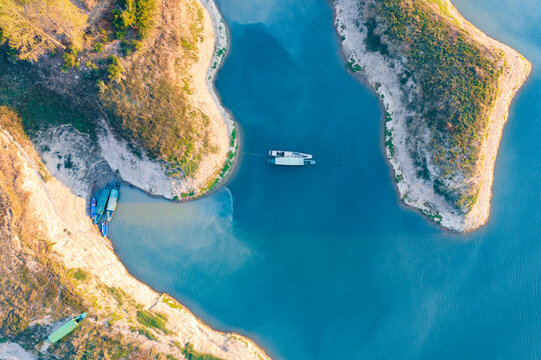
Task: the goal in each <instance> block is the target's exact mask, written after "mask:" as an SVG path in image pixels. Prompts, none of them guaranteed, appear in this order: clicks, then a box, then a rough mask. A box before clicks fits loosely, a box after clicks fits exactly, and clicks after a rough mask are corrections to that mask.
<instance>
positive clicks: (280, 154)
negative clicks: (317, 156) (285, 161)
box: [269, 150, 312, 159]
mask: <svg viewBox="0 0 541 360" xmlns="http://www.w3.org/2000/svg"><path fill="white" fill-rule="evenodd" d="M269 156H274V157H288V158H289V157H295V158H303V159H311V158H312V155H310V154H305V153H301V152H298V151H283V150H269Z"/></svg>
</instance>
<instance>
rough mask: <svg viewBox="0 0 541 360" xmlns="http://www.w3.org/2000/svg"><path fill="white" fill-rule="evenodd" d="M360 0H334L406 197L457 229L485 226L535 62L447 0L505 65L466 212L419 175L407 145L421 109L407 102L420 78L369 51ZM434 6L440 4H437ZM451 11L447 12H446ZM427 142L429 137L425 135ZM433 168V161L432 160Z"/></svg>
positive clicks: (349, 55) (346, 46) (348, 53)
mask: <svg viewBox="0 0 541 360" xmlns="http://www.w3.org/2000/svg"><path fill="white" fill-rule="evenodd" d="M363 4H364V2H363V1H361V0H335V1H333V6H334V10H335V21H336V23H335V26H336V28H337V31H338V33H339V35H340V36H341V37H342V50H343V53H344V55H345V57H346V60H347V61H348V64H349V67H350V69H352V71H359V72H360V73H361V74H362V76H363V77H364V78H365V79H366V80H367V81H368V83H369V84H370V85H371V86H373V87H374V88H375V90H376V92H377V94H378V96H379V97H380V99H381V101H382V103H383V106H384V111H385V113H386V115H385V125H384V127H385V136H384V141H385V143H386V150H385V151H386V155H387V158H388V161H389V163H390V164H391V166H392V168H393V171H394V175H395V182H396V185H397V188H398V191H399V193H400V197H401V199H402V201H404V202H405V203H406V204H408V205H410V206H412V207H414V208H417V209H419V210H420V211H421V212H422V213H424V214H425V215H426V216H427V217H429V218H431V219H432V220H434V221H435V222H437V223H438V224H440V225H442V226H443V227H445V228H448V229H452V230H456V231H461V232H464V231H470V230H474V229H476V228H478V227H479V226H482V225H483V224H484V223H485V222H486V221H487V219H488V216H489V213H490V198H491V188H492V182H493V177H494V163H495V160H496V155H497V149H498V145H499V141H500V138H501V133H502V130H503V126H504V125H505V122H506V120H507V116H508V110H509V105H510V103H511V101H512V98H513V96H514V94H515V93H516V91H518V89H519V88H520V87H521V85H522V84H523V83H524V81H525V80H526V78H527V76H528V74H529V71H530V68H531V65H530V63H529V62H528V61H527V60H526V59H524V58H523V57H522V56H521V55H520V54H518V53H517V52H516V51H515V50H513V49H511V48H510V47H508V46H506V45H504V44H502V43H500V42H498V41H496V40H494V39H491V38H490V37H488V36H487V35H485V34H483V33H482V32H481V31H480V30H478V29H477V28H475V27H474V26H473V25H472V24H470V23H469V22H467V21H466V20H464V18H463V17H462V16H461V15H460V14H459V13H458V11H457V10H456V9H455V8H454V7H453V6H452V4H451V3H450V1H448V0H446V1H445V2H444V3H443V6H447V7H448V10H449V16H450V17H451V21H452V22H454V23H456V24H457V25H458V26H459V27H460V28H462V29H464V30H466V31H467V32H468V33H469V34H470V35H471V39H472V40H473V41H475V42H477V43H478V44H479V45H480V46H483V47H485V48H495V49H499V50H501V51H502V52H503V54H504V57H505V65H504V66H505V69H504V72H503V75H502V76H501V78H500V80H499V94H498V97H497V99H496V100H495V103H494V106H493V108H492V111H491V113H490V116H489V124H490V125H489V126H488V129H487V133H486V135H485V139H484V141H483V143H482V146H481V148H482V150H481V153H482V154H481V157H480V160H479V163H478V165H477V175H476V177H475V181H479V183H480V191H479V196H478V200H477V202H476V203H475V205H474V206H473V208H472V209H471V211H470V212H469V213H467V214H466V215H464V214H461V213H459V212H457V210H456V209H454V208H453V207H452V206H450V205H449V203H448V202H447V201H446V199H444V198H443V197H442V196H441V195H439V194H437V193H436V192H435V191H434V183H433V181H430V180H428V181H427V180H425V179H423V178H421V177H419V176H418V175H417V166H416V165H415V164H414V161H413V159H412V157H411V155H410V151H409V148H408V146H409V145H410V139H409V138H408V134H407V133H408V132H407V128H408V126H409V125H408V121H407V119H408V118H411V117H413V116H414V115H416V114H415V113H413V112H412V110H409V109H408V107H407V104H408V103H409V101H411V97H417V96H419V91H420V90H419V89H418V87H417V84H416V83H415V82H414V81H413V80H412V79H409V80H408V81H407V82H406V83H403V82H401V80H402V78H401V74H403V73H404V72H405V70H406V69H405V68H404V65H403V63H402V62H401V61H399V60H396V59H392V58H389V57H386V56H383V55H381V54H380V53H379V52H372V51H368V50H367V48H366V36H367V30H366V27H365V26H364V24H363V23H364V22H363V19H362V10H361V9H362V8H363ZM432 5H433V8H434V11H435V12H438V13H440V15H442V14H441V10H440V9H439V8H438V6H436V5H435V4H432ZM442 16H446V15H442ZM418 135H419V136H420V137H421V138H425V139H429V138H430V131H429V129H428V128H424V129H423V128H421V129H419V134H418ZM426 142H428V140H426ZM429 168H430V164H429Z"/></svg>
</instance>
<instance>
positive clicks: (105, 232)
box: [100, 221, 108, 237]
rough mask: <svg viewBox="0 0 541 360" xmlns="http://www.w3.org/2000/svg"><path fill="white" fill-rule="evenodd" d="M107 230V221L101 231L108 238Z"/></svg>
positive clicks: (103, 223)
mask: <svg viewBox="0 0 541 360" xmlns="http://www.w3.org/2000/svg"><path fill="white" fill-rule="evenodd" d="M107 228H108V225H107V222H106V221H104V222H102V223H101V225H100V230H101V234H102V235H103V237H107Z"/></svg>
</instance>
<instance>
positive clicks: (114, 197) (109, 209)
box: [105, 185, 119, 221]
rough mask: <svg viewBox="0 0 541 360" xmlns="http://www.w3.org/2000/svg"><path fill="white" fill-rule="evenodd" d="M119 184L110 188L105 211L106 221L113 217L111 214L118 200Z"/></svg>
mask: <svg viewBox="0 0 541 360" xmlns="http://www.w3.org/2000/svg"><path fill="white" fill-rule="evenodd" d="M118 190H119V186H118V185H115V187H114V189H113V190H111V194H110V195H109V200H108V201H107V209H106V211H105V218H106V219H107V221H111V219H112V218H113V214H114V213H115V209H116V204H117V202H118V194H119V192H118Z"/></svg>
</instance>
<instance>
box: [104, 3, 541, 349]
mask: <svg viewBox="0 0 541 360" xmlns="http://www.w3.org/2000/svg"><path fill="white" fill-rule="evenodd" d="M218 4H219V6H220V8H221V10H222V11H223V14H224V17H225V20H226V22H227V23H228V24H229V26H230V30H231V39H232V41H231V51H230V54H229V57H228V58H227V60H226V62H225V65H224V67H223V69H222V70H220V73H219V76H218V79H217V81H216V87H217V90H218V93H219V94H220V96H221V97H222V100H223V104H224V105H225V106H226V107H227V108H228V109H230V110H231V111H232V113H233V115H234V116H235V118H236V120H237V121H238V122H239V124H240V127H241V134H242V140H243V144H242V149H241V151H242V154H241V158H240V167H239V169H238V172H237V174H236V175H235V177H234V178H233V179H232V181H231V183H230V184H229V185H228V186H227V188H225V189H223V190H221V191H219V192H218V193H216V194H214V195H213V196H211V197H209V198H205V199H202V200H198V201H195V202H191V203H186V204H175V203H170V202H167V201H165V200H159V199H152V198H149V197H148V196H146V195H144V194H143V193H141V192H140V191H137V190H134V189H130V188H122V190H121V198H120V203H119V207H118V213H117V215H115V216H116V218H115V219H114V221H113V223H112V224H111V227H110V236H111V239H112V241H113V244H114V246H115V249H116V251H117V252H118V255H119V257H120V259H121V260H122V261H123V262H124V264H125V265H126V267H127V268H128V270H129V271H130V272H131V273H132V274H133V275H135V276H136V277H137V278H139V279H141V280H142V281H144V282H146V283H148V284H149V285H150V286H152V287H153V288H155V289H156V290H159V291H166V292H168V293H170V294H172V295H174V296H175V297H176V298H177V299H179V300H180V301H181V302H182V303H184V304H185V305H187V306H188V307H189V308H190V309H191V310H192V311H193V312H194V313H195V314H196V315H197V316H198V317H201V318H202V319H203V320H204V321H205V322H207V323H208V324H210V325H211V326H213V327H215V328H218V329H221V330H227V331H229V330H232V331H237V332H240V333H242V334H244V335H247V336H249V337H251V338H252V339H254V340H255V341H256V342H257V343H258V345H260V346H261V347H262V348H263V349H264V350H265V351H266V352H267V353H268V354H269V355H271V356H272V357H273V358H276V359H301V360H303V359H435V358H438V359H462V358H468V359H534V358H541V301H540V294H541V290H540V288H541V285H540V284H541V282H540V281H541V236H540V233H541V232H540V229H539V227H540V225H541V186H540V185H539V181H540V179H541V176H540V175H541V153H540V146H539V144H540V139H541V121H540V120H541V119H540V115H539V114H540V113H541V101H540V100H539V94H540V93H541V72H540V71H539V66H540V65H541V35H540V34H541V25H540V24H541V12H540V10H539V9H540V7H539V6H538V4H537V1H531V0H526V1H524V4H522V5H521V6H520V7H519V6H516V2H513V1H511V0H457V1H456V4H457V6H458V7H459V9H460V10H462V11H463V12H464V15H465V16H466V17H467V18H468V19H470V20H471V21H472V22H473V23H475V24H476V25H478V26H479V27H480V28H481V29H483V30H485V31H487V32H488V33H489V34H490V35H492V36H494V37H496V38H498V39H500V40H502V41H505V42H507V43H508V44H510V45H511V46H513V47H515V48H517V49H518V50H519V51H521V52H522V53H523V54H524V55H525V56H526V57H527V58H529V59H530V60H531V61H532V63H533V65H534V70H533V73H532V75H531V77H530V79H529V81H528V82H527V84H526V85H525V86H524V87H523V89H522V90H521V91H520V93H519V94H518V96H517V98H516V100H515V102H514V103H513V105H512V107H511V114H510V118H509V122H508V124H507V126H506V128H505V131H504V136H503V139H502V142H501V147H500V153H499V155H498V159H497V163H496V174H495V182H494V187H493V193H494V197H493V200H492V213H491V217H490V220H489V222H488V224H487V225H486V226H485V227H483V228H482V229H480V230H478V231H475V232H473V233H470V234H465V235H460V234H455V233H451V232H447V231H445V230H442V229H440V228H438V227H436V226H434V225H433V224H432V223H430V222H429V221H428V220H426V219H425V218H423V217H422V216H421V215H420V214H419V213H417V212H415V211H413V210H411V209H409V208H406V207H404V206H402V205H401V203H400V201H399V199H398V196H397V193H396V190H395V188H394V185H393V181H392V175H391V172H390V170H389V167H388V165H387V164H386V162H385V159H384V154H383V147H382V142H383V141H382V137H383V128H382V109H381V107H380V105H379V103H378V100H377V98H376V96H375V95H374V94H373V93H372V92H371V90H370V89H369V88H368V87H367V86H366V85H364V84H363V83H362V82H360V81H359V80H358V79H355V78H354V77H353V76H352V75H351V74H349V73H348V72H347V71H346V67H345V65H344V60H343V58H342V57H341V54H340V49H339V39H338V38H337V36H336V33H335V30H334V28H333V13H332V9H331V8H330V6H329V5H328V2H327V1H326V0H317V1H316V0H305V1H299V0H250V1H246V0H218ZM273 148H276V149H294V150H299V151H304V152H309V153H312V154H314V157H315V158H317V160H318V164H317V165H316V166H313V167H306V168H294V169H291V168H278V167H272V166H270V165H268V164H267V163H266V157H264V156H263V155H264V154H265V153H266V152H267V151H268V150H269V149H273Z"/></svg>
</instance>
